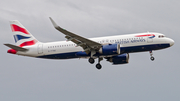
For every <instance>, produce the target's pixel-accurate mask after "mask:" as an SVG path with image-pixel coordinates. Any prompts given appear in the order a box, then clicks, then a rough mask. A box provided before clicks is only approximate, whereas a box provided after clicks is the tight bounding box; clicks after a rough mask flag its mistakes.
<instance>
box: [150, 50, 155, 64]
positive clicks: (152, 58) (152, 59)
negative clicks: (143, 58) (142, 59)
mask: <svg viewBox="0 0 180 101" xmlns="http://www.w3.org/2000/svg"><path fill="white" fill-rule="evenodd" d="M149 53H150V56H151V57H150V59H151V61H154V59H155V58H154V57H153V53H152V50H151V51H149Z"/></svg>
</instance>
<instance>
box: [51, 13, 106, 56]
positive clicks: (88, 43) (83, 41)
mask: <svg viewBox="0 0 180 101" xmlns="http://www.w3.org/2000/svg"><path fill="white" fill-rule="evenodd" d="M50 20H51V22H52V24H53V26H54V27H55V28H56V29H57V30H58V31H60V32H61V33H63V34H65V35H66V36H65V38H67V40H68V41H72V42H74V43H75V44H77V46H81V47H82V48H83V49H84V51H85V52H86V53H87V54H89V52H91V51H98V50H99V49H100V48H101V46H102V44H100V43H97V42H95V41H92V40H90V39H87V38H84V37H82V36H79V35H76V34H74V33H72V32H69V31H67V30H65V29H63V28H61V27H59V26H58V25H57V24H56V23H55V22H54V21H53V19H52V18H51V17H50Z"/></svg>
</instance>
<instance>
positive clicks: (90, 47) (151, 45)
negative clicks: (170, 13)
mask: <svg viewBox="0 0 180 101" xmlns="http://www.w3.org/2000/svg"><path fill="white" fill-rule="evenodd" d="M50 20H51V22H52V24H53V26H54V27H55V29H57V30H58V31H60V32H61V33H63V34H64V35H65V38H66V39H67V40H66V41H58V42H47V43H43V42H40V41H38V40H37V39H36V38H35V37H34V36H33V35H32V34H31V33H30V32H29V31H28V30H27V29H26V28H25V27H24V26H23V25H22V24H21V23H20V22H19V21H17V20H13V21H10V26H11V29H12V32H13V34H14V35H13V36H14V40H15V43H16V45H13V44H4V45H6V46H7V47H9V48H11V49H9V50H8V51H7V53H11V54H17V55H22V56H29V57H36V58H44V59H72V58H85V59H88V61H89V63H91V64H94V62H95V59H98V63H97V64H96V68H97V69H101V68H102V65H101V64H100V61H102V60H103V59H106V60H107V61H108V62H110V63H112V64H113V65H119V64H127V63H129V53H134V52H145V51H149V52H150V59H151V60H152V61H154V59H155V58H154V57H153V53H152V51H155V50H160V49H164V48H168V47H171V46H173V45H174V40H172V39H170V38H168V37H166V36H165V35H164V34H161V33H156V32H146V33H136V34H128V35H116V36H105V37H96V38H85V37H82V36H79V35H77V34H74V33H72V32H69V31H67V30H65V29H63V28H61V27H60V26H58V25H57V24H56V23H55V22H54V20H53V19H52V18H51V17H50Z"/></svg>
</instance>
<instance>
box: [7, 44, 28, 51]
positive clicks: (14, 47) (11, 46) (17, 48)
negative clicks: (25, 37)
mask: <svg viewBox="0 0 180 101" xmlns="http://www.w3.org/2000/svg"><path fill="white" fill-rule="evenodd" d="M4 45H5V46H7V47H9V48H12V49H14V50H17V51H23V52H24V51H28V49H26V48H22V47H19V46H16V45H12V44H4Z"/></svg>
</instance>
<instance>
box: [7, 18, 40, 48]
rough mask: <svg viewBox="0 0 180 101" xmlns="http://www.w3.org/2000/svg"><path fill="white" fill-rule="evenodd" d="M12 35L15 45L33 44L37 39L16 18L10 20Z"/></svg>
mask: <svg viewBox="0 0 180 101" xmlns="http://www.w3.org/2000/svg"><path fill="white" fill-rule="evenodd" d="M10 26H11V29H12V32H13V37H14V40H15V43H16V45H17V46H20V47H23V46H30V45H35V44H36V43H37V42H38V40H37V39H36V38H35V37H34V36H33V35H32V34H31V33H30V32H29V31H28V30H27V29H26V28H25V27H24V26H23V25H22V24H21V23H20V22H19V21H17V20H13V21H10Z"/></svg>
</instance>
